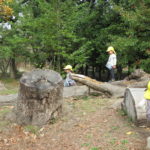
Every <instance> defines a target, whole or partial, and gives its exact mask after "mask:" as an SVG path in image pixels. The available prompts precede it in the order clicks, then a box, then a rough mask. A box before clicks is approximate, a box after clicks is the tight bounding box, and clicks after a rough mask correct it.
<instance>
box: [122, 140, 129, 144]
mask: <svg viewBox="0 0 150 150" xmlns="http://www.w3.org/2000/svg"><path fill="white" fill-rule="evenodd" d="M128 143H129V141H128V140H126V139H124V140H121V144H123V145H125V144H128Z"/></svg>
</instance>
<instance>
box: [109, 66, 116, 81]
mask: <svg viewBox="0 0 150 150" xmlns="http://www.w3.org/2000/svg"><path fill="white" fill-rule="evenodd" d="M110 75H111V80H115V71H114V68H112V69H111V70H110Z"/></svg>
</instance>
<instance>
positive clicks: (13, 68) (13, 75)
mask: <svg viewBox="0 0 150 150" xmlns="http://www.w3.org/2000/svg"><path fill="white" fill-rule="evenodd" d="M10 77H11V78H14V79H15V78H16V77H17V67H16V61H15V58H11V59H10Z"/></svg>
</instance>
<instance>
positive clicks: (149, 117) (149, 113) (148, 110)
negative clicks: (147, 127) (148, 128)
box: [146, 100, 150, 122]
mask: <svg viewBox="0 0 150 150" xmlns="http://www.w3.org/2000/svg"><path fill="white" fill-rule="evenodd" d="M146 117H147V121H148V122H150V100H147V108H146Z"/></svg>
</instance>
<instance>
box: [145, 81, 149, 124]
mask: <svg viewBox="0 0 150 150" xmlns="http://www.w3.org/2000/svg"><path fill="white" fill-rule="evenodd" d="M144 98H145V99H146V101H147V108H146V117H147V126H148V127H150V81H149V82H148V84H147V89H146V91H145V92H144Z"/></svg>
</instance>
